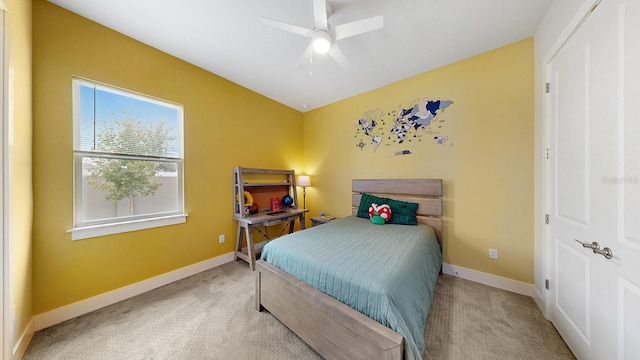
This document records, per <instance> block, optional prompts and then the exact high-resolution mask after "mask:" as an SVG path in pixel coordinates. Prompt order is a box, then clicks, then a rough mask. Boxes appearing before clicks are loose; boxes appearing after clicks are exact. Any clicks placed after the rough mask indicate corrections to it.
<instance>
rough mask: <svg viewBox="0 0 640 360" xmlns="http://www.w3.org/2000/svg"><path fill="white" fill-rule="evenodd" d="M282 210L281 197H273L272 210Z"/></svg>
mask: <svg viewBox="0 0 640 360" xmlns="http://www.w3.org/2000/svg"><path fill="white" fill-rule="evenodd" d="M275 211H280V198H277V197H274V198H271V212H275Z"/></svg>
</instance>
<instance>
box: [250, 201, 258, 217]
mask: <svg viewBox="0 0 640 360" xmlns="http://www.w3.org/2000/svg"><path fill="white" fill-rule="evenodd" d="M258 211H260V208H259V207H258V203H257V202H255V201H254V202H253V204H251V206H250V207H249V214H257V213H258Z"/></svg>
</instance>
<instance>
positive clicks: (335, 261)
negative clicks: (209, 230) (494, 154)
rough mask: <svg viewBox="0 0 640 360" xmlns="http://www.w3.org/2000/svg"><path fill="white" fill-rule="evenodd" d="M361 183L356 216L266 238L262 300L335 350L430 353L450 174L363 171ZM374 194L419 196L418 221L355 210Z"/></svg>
mask: <svg viewBox="0 0 640 360" xmlns="http://www.w3.org/2000/svg"><path fill="white" fill-rule="evenodd" d="M352 189H353V194H352V206H353V216H350V217H346V218H343V219H338V220H334V221H331V222H329V223H327V224H324V225H321V226H317V227H313V228H311V229H307V230H304V231H299V232H297V233H294V234H290V235H286V236H283V237H282V238H279V239H277V240H275V241H272V242H270V243H269V244H267V245H266V246H265V247H264V249H263V253H262V259H261V260H259V261H258V262H257V263H256V265H257V272H256V308H257V310H258V311H261V310H263V309H267V310H268V311H269V312H271V313H272V314H273V315H274V316H275V317H276V318H278V319H279V320H280V321H281V322H282V323H284V324H285V325H286V326H287V327H289V328H290V329H291V330H292V331H294V332H295V333H296V334H297V335H298V336H299V337H300V338H302V339H303V340H304V341H305V342H307V343H308V344H309V345H310V346H311V347H313V348H314V349H315V350H316V351H317V352H318V353H319V354H320V355H322V356H323V357H325V358H327V359H407V360H409V359H420V355H421V352H422V350H423V349H424V328H425V322H426V318H427V314H428V311H429V308H430V306H431V303H432V301H433V294H434V288H435V283H436V281H437V276H438V273H439V271H440V268H441V265H442V254H441V243H440V241H441V239H442V219H441V216H442V198H441V196H442V181H441V180H431V179H426V180H425V179H423V180H353V181H352ZM372 196H374V197H375V196H378V197H383V198H385V199H386V200H388V202H389V203H390V204H391V203H392V202H394V205H397V206H404V204H407V202H408V203H409V204H414V205H415V204H417V205H415V207H414V211H415V212H414V214H417V216H414V217H413V221H415V223H417V225H416V226H409V225H397V224H385V225H373V224H371V221H370V220H368V219H363V218H361V217H357V216H355V215H357V213H358V208H359V207H360V215H361V216H363V215H364V214H363V213H362V206H360V202H361V199H363V204H365V203H367V201H369V200H370V199H371V197H372ZM397 200H400V201H402V203H397V202H395V201H397ZM367 207H368V206H367ZM395 214H396V213H395V212H394V215H395ZM397 214H398V217H397V219H402V216H401V215H400V212H398V213H397ZM394 215H392V219H394ZM402 223H404V220H403V221H402ZM365 314H366V315H365Z"/></svg>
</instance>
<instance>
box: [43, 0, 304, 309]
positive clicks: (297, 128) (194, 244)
mask: <svg viewBox="0 0 640 360" xmlns="http://www.w3.org/2000/svg"><path fill="white" fill-rule="evenodd" d="M33 24H34V27H33V31H34V34H33V35H34V40H33V49H34V68H33V76H34V85H35V86H34V98H33V101H34V137H33V138H34V148H33V151H34V154H33V161H34V164H33V165H34V166H33V172H34V199H35V209H34V228H33V263H34V265H33V307H34V312H35V313H36V314H38V313H42V312H45V311H48V310H51V309H54V308H57V307H60V306H63V305H67V304H70V303H73V302H75V301H79V300H82V299H86V298H88V297H91V296H94V295H97V294H100V293H103V292H106V291H109V290H112V289H116V288H119V287H122V286H125V285H129V284H131V283H134V282H137V281H140V280H144V279H147V278H150V277H153V276H156V275H159V274H162V273H165V272H168V271H171V270H174V269H177V268H180V267H184V266H187V265H190V264H194V263H197V262H199V261H203V260H206V259H209V258H212V257H215V256H219V255H222V254H225V253H229V252H231V251H232V249H233V238H234V236H235V233H236V226H237V225H236V223H235V222H234V221H233V219H232V217H231V215H230V214H231V211H232V208H233V203H232V201H233V195H232V191H233V187H232V174H233V167H234V166H238V165H240V166H247V167H266V168H279V169H296V170H299V168H300V165H301V153H302V139H301V136H300V135H301V134H302V113H300V112H298V111H296V110H293V109H291V108H289V107H286V106H284V105H281V104H279V103H276V102H274V101H272V100H270V99H267V98H265V97H263V96H261V95H258V94H256V93H254V92H251V91H249V90H247V89H245V88H243V87H241V86H239V85H236V84H233V83H231V82H229V81H227V80H225V79H222V78H220V77H219V76H216V75H213V74H211V73H209V72H206V71H204V70H202V69H200V68H197V67H195V66H193V65H190V64H187V63H185V62H183V61H181V60H178V59H176V58H174V57H172V56H170V55H167V54H165V53H162V52H160V51H158V50H156V49H153V48H151V47H148V46H146V45H143V44H142V43H139V42H137V41H134V40H132V39H131V38H128V37H126V36H123V35H121V34H119V33H116V32H114V31H112V30H109V29H107V28H105V27H103V26H100V25H98V24H96V23H94V22H91V21H89V20H87V19H85V18H82V17H80V16H78V15H75V14H73V13H71V12H68V11H66V10H63V9H62V8H59V7H57V6H55V5H52V4H50V3H48V2H46V1H44V0H34V1H33ZM73 76H80V77H84V78H88V79H92V80H95V81H99V82H103V83H107V84H111V85H115V86H118V87H122V88H126V89H130V90H133V91H137V92H140V93H143V94H148V95H151V96H155V97H159V98H162V99H167V100H170V101H173V102H177V103H180V104H182V105H183V106H184V129H185V199H186V201H185V207H186V212H187V213H188V214H189V217H188V219H187V223H186V224H181V225H174V226H168V227H161V228H156V229H151V230H143V231H137V232H131V233H125V234H118V235H112V236H105V237H100V238H93V239H87V240H80V241H71V239H70V235H69V234H68V233H67V230H68V229H70V228H71V227H72V224H73V223H72V221H73V182H72V180H73V176H72V175H73V152H72V134H73V129H72V113H71V79H72V77H73ZM219 234H226V237H227V241H226V243H224V244H222V245H220V244H218V235H219Z"/></svg>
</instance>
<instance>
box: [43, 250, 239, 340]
mask: <svg viewBox="0 0 640 360" xmlns="http://www.w3.org/2000/svg"><path fill="white" fill-rule="evenodd" d="M234 257H235V253H234V252H230V253H227V254H224V255H220V256H218V257H215V258H211V259H208V260H204V261H201V262H199V263H196V264H192V265H189V266H185V267H183V268H180V269H177V270H173V271H170V272H168V273H165V274H162V275H158V276H155V277H152V278H149V279H146V280H142V281H139V282H137V283H134V284H131V285H127V286H124V287H121V288H119V289H115V290H111V291H109V292H106V293H103V294H100V295H96V296H94V297H91V298H88V299H85V300H80V301H78V302H75V303H73V304H69V305H66V306H62V307H59V308H57V309H54V310H51V311H47V312H45V313H42V314H38V315H36V316H34V317H33V321H34V323H35V331H38V330H42V329H44V328H47V327H49V326H52V325H55V324H59V323H61V322H63V321H66V320H69V319H73V318H75V317H78V316H80V315H84V314H87V313H90V312H92V311H95V310H98V309H100V308H103V307H105V306H108V305H112V304H115V303H117V302H119V301H122V300H126V299H129V298H131V297H134V296H136V295H140V294H143V293H145V292H147V291H150V290H153V289H156V288H159V287H161V286H164V285H167V284H170V283H172V282H175V281H178V280H180V279H184V278H186V277H189V276H192V275H195V274H197V273H200V272H202V271H205V270H209V269H212V268H215V267H217V266H220V265H223V264H226V263H228V262H231V261H233V260H234Z"/></svg>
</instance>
